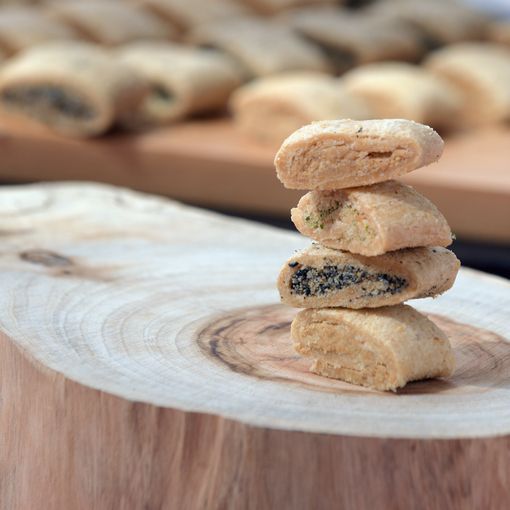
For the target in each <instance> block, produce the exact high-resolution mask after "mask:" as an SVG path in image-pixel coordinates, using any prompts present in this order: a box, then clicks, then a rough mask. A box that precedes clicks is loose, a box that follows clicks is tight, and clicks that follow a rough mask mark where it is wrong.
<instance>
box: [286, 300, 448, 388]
mask: <svg viewBox="0 0 510 510" xmlns="http://www.w3.org/2000/svg"><path fill="white" fill-rule="evenodd" d="M291 336H292V339H293V340H294V347H295V349H296V351H297V352H298V353H299V354H301V355H303V356H306V357H309V358H312V359H313V360H314V363H313V365H312V367H311V371H312V372H315V373H317V374H319V375H324V376H326V377H333V378H336V379H342V380H344V381H347V382H350V383H353V384H358V385H361V386H368V387H370V388H374V389H377V390H391V391H395V390H396V389H397V388H400V387H402V386H405V384H406V383H407V382H409V381H414V380H418V379H426V378H430V377H447V376H449V375H451V373H452V372H453V368H454V358H453V353H452V351H451V348H450V344H449V341H448V338H447V337H446V335H445V334H444V333H443V332H442V331H441V330H440V329H439V328H438V327H437V326H436V325H435V324H434V323H433V322H432V321H430V320H429V319H428V318H427V317H425V316H423V315H422V314H420V313H419V312H417V311H416V310H414V309H413V308H411V307H410V306H407V305H397V306H391V307H384V308H377V309H373V310H349V309H343V308H321V309H316V310H311V309H310V310H303V311H301V312H299V313H298V314H297V316H296V318H295V319H294V321H293V322H292V326H291Z"/></svg>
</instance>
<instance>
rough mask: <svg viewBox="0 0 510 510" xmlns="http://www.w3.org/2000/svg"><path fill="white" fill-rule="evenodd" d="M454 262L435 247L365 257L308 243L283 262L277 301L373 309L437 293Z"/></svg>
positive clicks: (449, 281)
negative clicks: (308, 244)
mask: <svg viewBox="0 0 510 510" xmlns="http://www.w3.org/2000/svg"><path fill="white" fill-rule="evenodd" d="M459 266H460V262H459V260H458V259H457V257H456V256H455V255H454V253H453V252H451V251H450V250H447V249H446V248H442V247H439V246H435V247H420V248H406V249H402V250H396V251H392V252H389V253H385V254H384V255H379V256H377V257H365V256H363V255H357V254H353V253H348V252H344V251H340V250H333V249H331V248H325V247H324V246H321V245H319V244H312V245H311V246H310V247H308V248H306V249H305V250H302V251H299V252H297V253H295V254H294V255H293V256H292V257H290V258H289V259H288V260H287V261H286V262H285V264H284V265H283V267H282V269H281V270H280V274H279V276H278V282H277V287H278V290H279V292H280V296H281V300H282V302H283V303H285V304H287V305H290V306H294V307H297V308H326V307H335V306H342V307H345V308H375V307H380V306H389V305H396V304H399V303H402V302H404V301H406V300H408V299H415V298H424V297H433V296H437V295H439V294H442V293H443V292H445V291H446V290H448V289H449V288H450V287H451V286H452V285H453V282H454V281H455V278H456V276H457V272H458V270H459Z"/></svg>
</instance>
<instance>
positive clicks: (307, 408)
mask: <svg viewBox="0 0 510 510" xmlns="http://www.w3.org/2000/svg"><path fill="white" fill-rule="evenodd" d="M0 237H1V239H2V245H1V248H0V288H1V289H2V292H1V293H0V382H1V395H2V400H1V410H2V412H1V413H0V433H1V437H2V448H1V449H0V470H1V471H0V472H1V473H2V476H1V478H0V501H2V506H4V507H5V508H9V509H10V508H15V509H17V508H20V509H21V508H22V509H29V510H31V509H32V508H33V509H38V508H41V502H44V508H49V509H54V508H55V509H68V508H77V509H82V508H83V509H88V508H96V509H101V510H102V509H113V508H120V509H138V508H140V509H177V508H178V509H180V508H185V509H186V510H187V509H191V510H195V509H197V510H199V509H200V510H201V509H239V508H243V509H244V508H246V509H261V508H281V509H284V510H286V509H293V510H294V509H298V510H300V509H303V510H304V509H310V508H318V509H330V508H331V509H336V508H346V509H365V508H367V509H368V508H381V509H386V508H388V509H400V508H402V509H406V508H417V509H420V508H424V509H429V508H430V509H432V508H453V509H456V508H459V509H464V508H471V507H472V508H503V507H504V506H502V505H503V502H505V501H507V498H508V497H510V455H509V454H510V411H509V409H510V405H509V404H510V400H509V399H510V397H509V395H510V392H509V389H510V380H509V379H508V373H509V372H510V371H509V368H510V342H509V337H510V331H509V327H508V322H507V312H506V311H507V310H509V309H510V284H509V283H508V282H507V281H504V280H502V279H499V278H495V277H490V276H487V275H483V274H481V273H477V272H473V271H469V270H462V271H461V273H460V275H459V278H458V281H457V283H456V285H455V287H454V288H453V290H452V291H450V292H449V293H448V294H446V295H444V296H442V297H440V298H438V299H436V300H430V299H428V300H423V301H417V302H416V303H415V305H416V307H417V308H419V309H420V310H422V311H424V312H426V313H428V314H430V316H431V318H432V319H433V320H434V321H436V322H438V324H439V325H440V326H441V327H443V328H445V329H446V330H447V331H448V332H449V334H450V335H451V338H452V342H453V344H454V347H455V351H456V356H457V361H458V369H457V371H456V373H455V374H454V377H453V378H452V379H451V380H450V381H429V382H420V383H413V384H411V385H409V386H408V387H407V389H404V390H403V391H401V392H399V393H398V394H396V395H393V394H386V393H384V394H382V393H378V392H374V391H371V390H367V389H363V388H357V387H353V386H349V385H347V384H344V383H341V382H338V381H331V380H328V379H322V378H320V377H318V376H316V375H313V374H310V373H308V372H307V366H306V363H307V362H305V361H303V360H301V359H299V358H298V357H297V356H295V355H294V354H293V353H292V351H291V349H290V340H289V336H288V335H289V332H288V324H289V322H290V320H291V319H292V316H293V314H294V313H295V311H293V310H290V309H289V308H287V307H284V306H282V305H279V304H278V296H277V294H276V291H275V288H274V280H275V275H276V274H277V272H278V268H279V265H280V262H281V260H284V259H285V257H286V256H287V255H288V254H289V253H291V252H292V250H294V249H297V248H299V247H300V246H303V245H304V244H305V243H306V241H305V240H304V239H303V238H301V237H300V236H298V235H296V234H293V233H289V232H285V231H279V230H276V229H271V228H268V227H262V226H259V225H255V224H251V223H248V222H245V221H241V220H233V219H229V218H225V217H222V216H219V215H215V214H211V213H207V212H204V211H199V210H196V209H192V208H189V207H184V206H181V205H179V204H176V203H172V202H169V201H166V200H163V199H158V198H154V197H149V196H143V195H140V194H137V193H134V192H129V191H126V190H121V189H116V188H111V187H106V186H97V185H88V184H80V185H71V184H59V185H38V186H26V187H15V188H7V189H2V190H0Z"/></svg>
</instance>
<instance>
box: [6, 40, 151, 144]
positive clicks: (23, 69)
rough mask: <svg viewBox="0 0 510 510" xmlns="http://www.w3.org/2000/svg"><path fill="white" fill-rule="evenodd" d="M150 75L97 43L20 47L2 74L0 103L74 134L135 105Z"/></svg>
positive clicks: (103, 127) (95, 131) (89, 131)
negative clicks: (136, 70)
mask: <svg viewBox="0 0 510 510" xmlns="http://www.w3.org/2000/svg"><path fill="white" fill-rule="evenodd" d="M147 92H148V85H147V83H146V81H145V80H144V79H143V78H141V77H140V76H139V75H137V74H136V73H134V72H133V71H132V70H131V69H130V68H129V67H126V66H124V65H123V64H120V63H118V62H116V61H115V60H114V58H113V57H112V56H110V55H109V54H108V53H106V52H105V51H103V50H101V49H100V48H99V47H96V46H94V45H90V44H86V43H78V42H76V43H71V42H66V43H65V44H63V43H48V44H46V45H43V46H38V47H34V48H32V49H30V50H27V51H26V52H23V53H21V54H20V55H19V56H17V57H16V58H14V59H12V60H11V61H9V62H8V63H7V64H6V65H5V66H4V67H3V68H2V72H1V74H0V105H1V107H2V109H3V110H4V111H5V112H7V113H11V114H14V115H17V116H19V117H22V118H23V117H24V118H26V119H29V120H33V121H35V122H37V123H39V124H43V125H45V126H47V127H49V128H51V129H52V130H54V131H57V132H59V133H62V134H65V135H70V136H83V137H86V136H94V135H99V134H101V133H103V132H105V131H107V130H108V129H109V128H110V127H111V126H112V125H113V124H115V123H116V122H117V121H120V120H121V119H122V117H123V115H125V114H126V112H129V111H132V110H133V109H135V108H136V107H137V106H138V105H139V103H140V102H141V101H142V100H143V99H144V97H145V95H146V94H147Z"/></svg>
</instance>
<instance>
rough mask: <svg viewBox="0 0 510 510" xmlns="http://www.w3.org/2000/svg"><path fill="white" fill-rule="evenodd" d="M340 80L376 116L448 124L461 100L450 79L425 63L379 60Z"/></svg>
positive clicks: (355, 70)
mask: <svg viewBox="0 0 510 510" xmlns="http://www.w3.org/2000/svg"><path fill="white" fill-rule="evenodd" d="M340 83H341V84H342V85H343V86H344V87H345V88H346V90H347V91H349V92H350V93H351V94H352V95H353V96H355V97H359V98H361V99H363V100H364V101H365V102H367V103H368V104H369V105H370V108H371V109H372V110H373V112H374V117H375V118H380V119H382V118H402V119H411V120H414V121H416V122H421V123H423V124H429V125H431V126H434V127H448V126H450V125H451V124H452V117H454V116H455V115H457V113H458V112H459V109H460V107H461V99H460V97H459V95H458V93H457V91H456V89H455V88H454V87H452V86H451V85H450V84H449V83H448V82H447V81H446V80H444V79H442V78H441V77H439V76H436V75H434V74H433V73H431V72H429V71H427V70H426V69H424V68H423V67H421V66H417V65H413V64H408V63H405V62H379V63H375V64H368V65H365V66H360V67H357V68H356V69H353V70H352V71H349V72H347V73H346V74H344V75H343V76H342V77H341V79H340Z"/></svg>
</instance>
